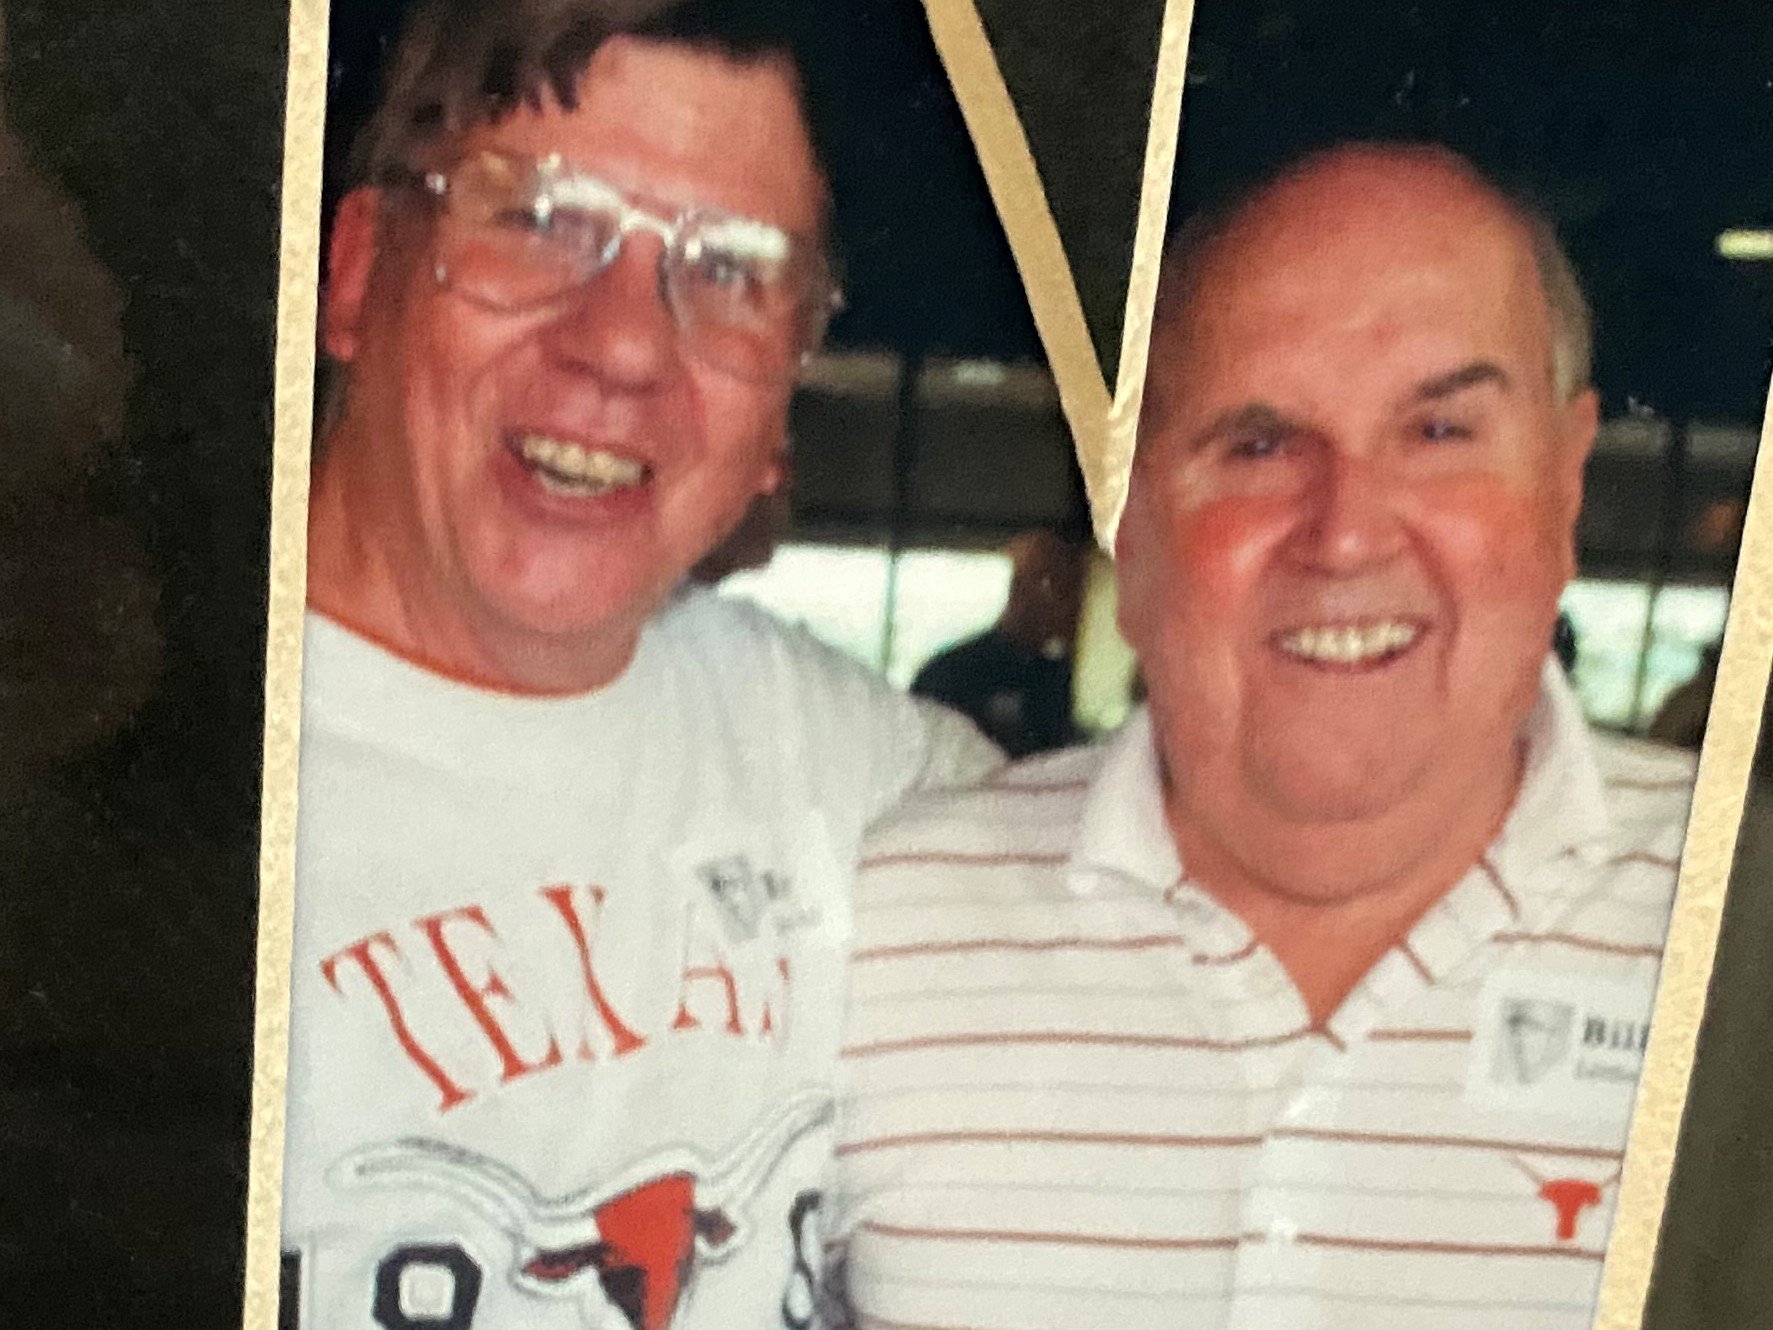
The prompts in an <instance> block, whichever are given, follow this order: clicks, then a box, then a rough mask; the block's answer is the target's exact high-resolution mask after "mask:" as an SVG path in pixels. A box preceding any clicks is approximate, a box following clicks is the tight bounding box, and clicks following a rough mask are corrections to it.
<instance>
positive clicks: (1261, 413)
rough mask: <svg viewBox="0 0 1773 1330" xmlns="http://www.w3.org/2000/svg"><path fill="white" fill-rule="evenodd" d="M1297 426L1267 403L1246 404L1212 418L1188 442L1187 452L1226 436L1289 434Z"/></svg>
mask: <svg viewBox="0 0 1773 1330" xmlns="http://www.w3.org/2000/svg"><path fill="white" fill-rule="evenodd" d="M1296 428H1297V426H1296V425H1295V424H1294V423H1293V422H1292V421H1291V420H1289V419H1287V417H1286V416H1284V415H1282V414H1281V413H1280V412H1279V411H1278V410H1276V409H1275V408H1274V407H1272V406H1270V405H1269V404H1268V403H1267V402H1246V403H1244V405H1242V406H1238V407H1233V408H1232V409H1231V410H1229V411H1223V412H1221V413H1220V414H1219V415H1217V416H1214V417H1213V419H1212V420H1210V421H1208V422H1207V423H1206V424H1205V425H1203V426H1202V427H1201V428H1200V429H1199V430H1197V431H1196V432H1195V433H1194V434H1193V435H1192V436H1191V437H1190V438H1189V440H1188V451H1189V452H1191V453H1192V452H1198V451H1199V450H1200V449H1202V448H1204V447H1206V446H1207V445H1208V444H1209V443H1211V442H1212V441H1213V440H1214V439H1217V438H1220V437H1222V436H1224V435H1227V434H1241V433H1247V432H1253V431H1259V430H1277V431H1285V432H1290V431H1292V430H1294V429H1296Z"/></svg>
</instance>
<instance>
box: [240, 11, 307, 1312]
mask: <svg viewBox="0 0 1773 1330" xmlns="http://www.w3.org/2000/svg"><path fill="white" fill-rule="evenodd" d="M327 18H328V6H327V0H290V10H289V47H288V74H287V80H286V85H285V87H286V91H285V103H284V123H283V189H282V199H281V203H282V210H281V225H280V229H279V234H278V283H277V351H276V369H275V375H276V377H275V384H276V388H275V391H276V402H275V429H274V434H273V441H272V451H271V522H270V551H269V553H270V578H269V583H270V584H269V597H268V604H267V610H266V626H265V732H264V758H263V768H262V771H263V775H262V781H263V783H262V785H261V788H260V813H259V817H260V822H259V882H258V888H259V890H258V941H257V947H256V968H255V972H254V976H253V992H254V1001H253V1061H252V1125H251V1136H250V1141H251V1144H250V1151H249V1155H248V1169H247V1189H246V1250H245V1259H244V1263H243V1264H244V1271H243V1282H244V1290H243V1304H242V1315H241V1324H242V1328H243V1330H275V1327H276V1325H277V1301H278V1292H279V1289H278V1285H279V1279H280V1269H281V1264H282V1263H281V1252H280V1241H279V1237H280V1233H279V1230H280V1227H281V1217H282V1201H283V1128H284V1087H285V1080H286V1077H287V1075H288V1063H289V1058H288V1055H289V1001H290V999H289V978H290V943H291V922H292V919H293V906H294V894H295V830H296V779H297V766H298V759H299V756H300V748H301V706H302V623H303V611H304V603H305V601H306V599H307V594H306V593H307V561H308V538H307V531H308V468H309V457H310V451H311V448H312V440H313V428H314V370H315V329H316V326H317V319H318V302H319V278H320V189H321V162H322V151H323V144H324V140H325V129H326V60H327Z"/></svg>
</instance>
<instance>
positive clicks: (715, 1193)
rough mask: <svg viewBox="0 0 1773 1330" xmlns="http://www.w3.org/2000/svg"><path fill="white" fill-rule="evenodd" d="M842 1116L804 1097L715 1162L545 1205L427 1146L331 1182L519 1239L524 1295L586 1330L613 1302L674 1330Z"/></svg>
mask: <svg viewBox="0 0 1773 1330" xmlns="http://www.w3.org/2000/svg"><path fill="white" fill-rule="evenodd" d="M831 1116H832V1104H831V1100H830V1098H829V1097H828V1096H826V1095H822V1094H811V1093H809V1094H803V1095H800V1096H797V1097H796V1098H794V1099H793V1100H791V1101H789V1102H788V1103H787V1104H785V1105H783V1106H782V1107H781V1108H779V1109H776V1110H773V1111H772V1112H770V1113H769V1114H768V1115H767V1116H766V1118H765V1119H764V1121H763V1122H762V1123H761V1124H759V1125H758V1126H757V1127H756V1128H754V1129H753V1130H752V1131H751V1133H750V1134H749V1135H748V1136H746V1137H745V1138H744V1139H743V1140H741V1141H740V1142H739V1143H738V1144H737V1145H735V1146H734V1147H733V1148H732V1149H731V1150H730V1151H728V1152H727V1154H726V1155H725V1156H724V1157H723V1158H721V1159H720V1160H717V1161H715V1162H713V1163H712V1164H710V1163H709V1162H707V1161H705V1160H703V1159H702V1158H701V1157H699V1156H697V1155H696V1154H694V1153H692V1152H690V1151H685V1150H676V1151H667V1152H664V1153H661V1154H658V1155H654V1156H651V1157H649V1158H647V1159H644V1160H641V1161H639V1162H638V1163H636V1164H635V1165H633V1166H631V1167H630V1168H629V1169H628V1170H627V1171H626V1172H625V1173H624V1174H622V1175H621V1177H620V1178H619V1179H618V1180H617V1181H615V1182H613V1183H611V1184H608V1185H601V1186H597V1185H594V1186H591V1187H586V1188H583V1189H581V1190H580V1191H577V1192H574V1193H573V1194H571V1195H569V1196H562V1197H546V1196H543V1195H542V1194H541V1193H539V1192H538V1191H537V1190H536V1189H535V1188H534V1187H532V1186H531V1185H530V1184H529V1182H528V1181H527V1180H526V1179H525V1178H523V1176H522V1175H520V1174H519V1173H518V1172H516V1170H514V1169H512V1168H510V1167H509V1166H507V1165H505V1164H503V1163H500V1162H499V1161H498V1160H496V1159H491V1158H488V1157H487V1156H485V1155H481V1154H476V1153H475V1152H473V1151H470V1150H463V1149H460V1148H458V1147H456V1146H453V1145H448V1144H445V1143H444V1142H442V1141H434V1140H424V1139H412V1138H409V1139H404V1140H398V1141H391V1142H388V1143H386V1144H382V1145H373V1146H369V1147H366V1148H364V1149H362V1150H358V1151H355V1152H353V1153H352V1154H350V1155H347V1156H346V1157H345V1158H344V1159H342V1160H340V1161H339V1162H338V1164H336V1165H335V1166H334V1167H333V1170H332V1172H331V1175H330V1176H331V1180H332V1181H333V1182H334V1183H335V1184H337V1185H340V1186H346V1187H410V1188H422V1189H425V1190H429V1191H442V1192H444V1193H446V1194H448V1195H450V1196H452V1197H454V1198H455V1199H456V1200H458V1201H460V1202H461V1203H462V1204H464V1205H466V1206H468V1207H469V1208H471V1209H473V1210H474V1211H476V1212H477V1213H479V1214H480V1215H481V1216H482V1217H484V1218H485V1219H486V1220H488V1221H489V1222H490V1223H492V1224H493V1225H495V1226H496V1227H497V1228H498V1229H499V1230H500V1231H501V1232H502V1233H504V1234H505V1235H506V1236H507V1237H509V1238H510V1239H511V1243H512V1247H513V1249H514V1253H513V1272H512V1282H513V1283H514V1284H515V1285H516V1286H517V1287H518V1288H520V1289H522V1290H524V1291H526V1292H529V1293H532V1294H535V1295H537V1296H539V1297H549V1298H562V1299H574V1300H577V1301H578V1302H579V1304H580V1306H581V1308H582V1309H583V1310H584V1312H585V1313H586V1322H585V1324H586V1325H587V1326H596V1325H598V1324H599V1321H600V1318H601V1316H602V1315H604V1314H605V1313H606V1309H607V1307H608V1306H610V1305H613V1306H614V1307H615V1308H616V1310H618V1311H619V1312H620V1313H621V1314H622V1316H623V1318H624V1319H625V1320H626V1322H627V1325H628V1326H629V1327H631V1328H632V1330H667V1327H669V1326H670V1325H671V1323H672V1320H673V1319H674V1318H675V1316H676V1315H677V1310H678V1307H679V1306H680V1305H681V1304H682V1302H683V1299H684V1296H685V1295H686V1294H687V1293H688V1291H689V1288H690V1284H691V1282H692V1280H693V1277H694V1274H695V1269H696V1266H697V1264H698V1262H702V1261H722V1260H725V1259H726V1258H728V1257H730V1256H731V1255H732V1254H733V1253H734V1252H736V1251H738V1250H739V1249H740V1248H741V1247H742V1246H743V1245H744V1244H745V1241H746V1239H747V1238H748V1236H749V1233H750V1225H749V1224H748V1222H747V1218H746V1213H745V1212H746V1210H747V1209H748V1208H749V1206H750V1204H751V1202H752V1201H753V1199H754V1198H755V1197H756V1195H757V1193H758V1191H759V1190H761V1188H762V1187H763V1184H764V1183H765V1181H767V1180H768V1178H769V1176H770V1174H771V1173H772V1172H774V1171H775V1168H776V1166H777V1165H778V1164H779V1163H780V1162H781V1160H782V1157H783V1156H784V1155H786V1154H787V1153H788V1151H789V1149H790V1148H791V1147H792V1146H793V1145H794V1143H795V1142H796V1141H798V1140H800V1139H801V1138H802V1137H804V1136H806V1135H807V1134H808V1133H809V1132H812V1131H814V1130H815V1129H817V1128H818V1127H820V1126H822V1125H823V1124H825V1123H826V1122H829V1121H830V1120H831Z"/></svg>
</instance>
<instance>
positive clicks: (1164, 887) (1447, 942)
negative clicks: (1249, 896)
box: [827, 663, 1694, 1330]
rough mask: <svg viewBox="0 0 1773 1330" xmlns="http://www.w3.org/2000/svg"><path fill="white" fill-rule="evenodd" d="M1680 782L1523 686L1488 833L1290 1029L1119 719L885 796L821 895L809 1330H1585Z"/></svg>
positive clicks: (1554, 694) (1565, 699)
mask: <svg viewBox="0 0 1773 1330" xmlns="http://www.w3.org/2000/svg"><path fill="white" fill-rule="evenodd" d="M1693 776H1694V765H1693V761H1692V759H1691V757H1689V756H1688V755H1686V754H1681V753H1675V752H1671V751H1668V750H1664V749H1661V748H1654V747H1651V746H1649V745H1645V744H1641V743H1635V742H1629V741H1621V740H1615V739H1607V738H1602V737H1600V736H1596V735H1592V734H1591V733H1590V731H1589V730H1588V728H1587V726H1586V724H1585V723H1584V721H1583V719H1582V716H1581V714H1580V711H1579V710H1578V707H1577V704H1576V701H1575V699H1574V697H1573V696H1572V695H1571V693H1570V691H1569V689H1568V687H1567V685H1566V684H1565V683H1564V680H1563V678H1562V676H1561V674H1560V673H1559V672H1558V670H1557V667H1556V665H1555V664H1552V663H1548V666H1547V669H1546V673H1545V678H1544V684H1543V687H1542V690H1541V696H1540V699H1539V701H1538V704H1537V706H1536V707H1535V709H1534V712H1533V714H1532V716H1531V718H1530V720H1529V722H1528V727H1527V763H1526V772H1525V777H1524V780H1523V784H1522V788H1521V792H1520V794H1519V796H1518V797H1517V799H1516V802H1515V806H1514V808H1513V810H1512V811H1511V813H1510V815H1509V817H1508V819H1507V821H1506V823H1505V825H1504V827H1503V830H1502V832H1501V834H1500V835H1499V836H1498V838H1497V839H1496V841H1495V842H1494V843H1493V844H1492V845H1491V846H1490V848H1489V850H1488V851H1487V853H1486V854H1485V855H1484V857H1483V858H1482V859H1481V860H1480V861H1479V862H1478V863H1477V864H1475V865H1473V867H1472V868H1471V870H1470V871H1469V872H1468V873H1467V874H1466V875H1465V877H1464V879H1463V880H1462V881H1460V882H1459V883H1458V885H1457V886H1456V887H1455V888H1454V889H1453V890H1452V891H1450V892H1449V893H1448V894H1447V895H1446V896H1445V897H1443V898H1442V899H1441V901H1440V902H1439V903H1438V904H1436V905H1435V906H1434V907H1432V908H1431V909H1430V910H1429V911H1428V912H1427V913H1426V914H1425V915H1424V916H1423V917H1422V918H1421V920H1420V921H1418V923H1417V924H1416V925H1415V927H1414V928H1412V929H1411V930H1410V932H1409V933H1408V935H1407V936H1406V937H1405V938H1404V939H1403V940H1402V941H1400V942H1399V943H1397V944H1396V945H1395V946H1394V947H1393V948H1392V949H1391V950H1390V951H1389V952H1388V953H1387V954H1386V955H1385V956H1383V957H1382V958H1381V959H1380V961H1379V962H1378V963H1377V964H1376V965H1375V966H1374V967H1373V969H1372V970H1371V971H1370V972H1369V973H1368V974H1367V975H1366V977H1365V978H1364V979H1363V980H1362V981H1361V983H1360V984H1359V985H1358V986H1357V987H1356V988H1355V990H1354V991H1353V992H1352V993H1351V994H1350V996H1349V997H1348V999H1347V1000H1346V1001H1345V1002H1344V1003H1343V1004H1342V1006H1341V1008H1340V1009H1339V1010H1338V1011H1337V1012H1336V1013H1335V1014H1334V1015H1333V1016H1332V1017H1331V1018H1330V1019H1329V1020H1328V1021H1326V1022H1325V1023H1324V1024H1323V1025H1322V1026H1321V1027H1319V1028H1311V1027H1310V1026H1309V1024H1308V1018H1307V1015H1306V1009H1305V1005H1304V1002H1303V1001H1302V999H1301V998H1300V996H1299V993H1298V991H1297V990H1296V988H1295V987H1294V985H1293V983H1292V981H1291V980H1290V978H1289V977H1288V976H1287V974H1286V973H1285V972H1284V971H1283V969H1282V968H1281V966H1280V964H1279V963H1278V962H1277V961H1276V959H1275V958H1274V956H1273V955H1272V953H1270V952H1269V951H1268V950H1267V949H1266V948H1265V947H1263V946H1261V945H1260V944H1258V943H1257V942H1256V941H1254V940H1253V938H1252V936H1251V934H1250V932H1249V930H1248V929H1247V928H1246V926H1245V925H1244V924H1243V923H1242V921H1241V920H1240V919H1239V918H1238V917H1236V916H1235V915H1234V914H1232V913H1231V912H1229V911H1227V910H1225V909H1223V908H1222V907H1220V906H1219V905H1217V904H1216V903H1215V902H1214V901H1213V900H1212V898H1210V897H1209V896H1207V895H1206V894H1205V893H1204V892H1202V891H1200V890H1199V889H1197V888H1196V887H1194V886H1192V885H1191V884H1189V883H1188V881H1187V880H1186V877H1185V875H1184V874H1183V872H1182V870H1181V866H1180V864H1179V862H1178V860H1177V857H1176V851H1175V848H1174V845H1173V842H1172V840H1171V838H1170V836H1169V833H1168V830H1167V827H1166V824H1165V820H1164V814H1163V806H1162V799H1161V794H1160V790H1159V784H1158V773H1157V762H1156V757H1155V753H1154V749H1153V744H1152V737H1151V730H1150V725H1149V721H1148V719H1147V717H1146V716H1144V715H1143V714H1141V715H1139V716H1137V717H1135V719H1134V720H1133V721H1131V722H1129V724H1128V725H1127V726H1126V727H1125V728H1124V729H1123V730H1122V731H1121V733H1120V734H1119V735H1117V736H1116V737H1115V738H1114V739H1113V740H1111V741H1110V742H1109V744H1107V745H1106V746H1105V747H1104V748H1101V749H1095V750H1074V751H1072V752H1068V753H1063V754H1059V755H1056V756H1052V757H1047V758H1041V759H1035V760H1033V761H1031V762H1026V763H1023V764H1021V765H1019V766H1017V767H1015V768H1012V769H1011V770H1010V771H1008V772H1007V773H1005V774H1004V775H1002V776H1000V777H999V778H998V779H997V780H995V781H994V782H993V783H992V784H991V785H989V786H987V787H985V788H982V789H979V790H976V791H971V792H967V793H964V794H960V795H950V796H946V797H940V798H929V799H921V800H919V801H917V802H915V803H913V804H911V805H908V806H907V807H906V809H905V810H904V811H903V813H902V814H901V815H898V816H896V817H895V818H893V820H892V821H891V822H890V823H888V824H887V825H885V826H883V827H882V828H881V829H880V830H879V831H878V832H877V834H876V836H875V837H874V839H873V842H872V844H871V847H870V848H869V850H868V852H867V857H866V858H865V860H864V864H863V872H862V876H861V881H860V883H859V887H858V895H857V900H856V916H855V927H856V949H855V952H854V955H853V959H852V964H851V981H850V983H851V989H850V999H851V1005H850V1014H849V1018H848V1019H849V1028H848V1033H847V1035H846V1039H845V1049H844V1074H845V1078H846V1082H847V1088H846V1089H845V1091H844V1095H845V1107H844V1111H843V1119H842V1124H841V1128H840V1136H839V1151H838V1169H839V1175H838V1178H837V1180H836V1183H835V1186H834V1198H833V1207H832V1215H831V1220H830V1225H829V1230H828V1231H829V1235H830V1236H829V1242H828V1246H827V1253H828V1258H829V1260H828V1275H829V1283H830V1285H831V1291H832V1293H833V1301H834V1303H837V1304H842V1303H847V1308H848V1310H847V1311H845V1310H843V1309H842V1307H841V1306H834V1308H833V1319H834V1320H838V1321H841V1320H842V1319H844V1317H846V1316H847V1317H848V1319H849V1320H850V1321H851V1322H852V1323H853V1324H855V1325H857V1326H859V1327H862V1330H1093V1328H1094V1327H1101V1328H1102V1330H1148V1328H1149V1330H1157V1327H1163V1328H1164V1330H1215V1328H1218V1327H1223V1328H1225V1330H1255V1328H1256V1327H1261V1328H1262V1330H1274V1328H1276V1327H1280V1328H1284V1330H1330V1328H1332V1327H1337V1328H1340V1327H1348V1328H1351V1330H1352V1328H1353V1327H1359V1330H1406V1328H1407V1330H1480V1328H1481V1330H1493V1328H1494V1327H1497V1326H1507V1327H1510V1330H1577V1328H1578V1327H1587V1326H1588V1324H1589V1321H1590V1318H1591V1314H1592V1304H1593V1300H1594V1297H1595V1294H1596V1290H1597V1285H1598V1280H1599V1275H1600V1269H1601V1259H1602V1254H1603V1250H1604V1248H1605V1244H1606V1237H1607V1232H1608V1229H1609V1227H1610V1224H1611V1219H1612V1210H1613V1202H1614V1193H1615V1190H1616V1184H1617V1182H1618V1178H1619V1171H1620V1161H1621V1157H1622V1154H1623V1148H1624V1142H1625V1136H1626V1127H1627V1119H1628V1116H1629V1112H1630V1105H1631V1101H1632V1095H1633V1088H1634V1083H1635V1079H1636V1075H1637V1071H1638V1068H1639V1065H1640V1061H1641V1056H1642V1048H1643V1041H1644V1037H1645V1026H1646V1023H1647V1020H1648V1014H1649V1009H1650V1006H1651V1003H1652V999H1653V994H1654V984H1655V978H1656V971H1657V967H1658V962H1659V958H1660V954H1661V945H1662V938H1663V933H1664V929H1665V926H1666V923H1667V918H1668V912H1669V907H1670V903H1671V898H1672V894H1673V889H1674V882H1675V872H1676V864H1677V860H1678V857H1679V854H1680V848H1681V841H1682V837H1683V835H1684V831H1685V824H1686V817H1687V809H1688V804H1689V800H1690V796H1691V790H1692V782H1693Z"/></svg>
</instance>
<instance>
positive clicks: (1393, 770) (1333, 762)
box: [1262, 748, 1422, 830]
mask: <svg viewBox="0 0 1773 1330" xmlns="http://www.w3.org/2000/svg"><path fill="white" fill-rule="evenodd" d="M1421 775H1422V773H1421V771H1420V764H1419V763H1413V762H1409V761H1407V760H1405V758H1404V755H1403V754H1400V753H1398V752H1395V751H1391V752H1368V753H1361V754H1356V753H1350V752H1347V751H1346V750H1344V751H1340V752H1325V751H1323V749H1321V748H1320V749H1318V750H1316V751H1313V752H1302V753H1298V754H1295V755H1294V756H1293V757H1292V758H1291V759H1283V760H1281V761H1276V762H1271V763H1270V764H1269V770H1268V772H1267V773H1266V775H1265V778H1264V779H1263V781H1262V783H1263V784H1264V785H1266V786H1267V787H1268V790H1269V798H1270V803H1271V806H1272V807H1273V808H1275V810H1276V811H1277V812H1278V813H1279V814H1280V815H1281V817H1282V818H1283V819H1285V820H1286V821H1288V822H1293V823H1297V824H1299V825H1301V826H1324V825H1342V826H1347V827H1348V828H1349V829H1351V830H1353V829H1354V828H1356V827H1358V825H1359V824H1361V823H1373V824H1378V823H1380V822H1382V821H1384V820H1385V819H1386V818H1387V816H1388V815H1389V814H1391V813H1393V812H1394V811H1395V810H1396V809H1398V808H1399V807H1400V806H1401V805H1403V804H1404V803H1406V802H1408V801H1409V800H1410V798H1411V797H1412V795H1415V794H1417V793H1419V792H1420V790H1421V784H1422V782H1421Z"/></svg>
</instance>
